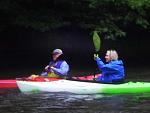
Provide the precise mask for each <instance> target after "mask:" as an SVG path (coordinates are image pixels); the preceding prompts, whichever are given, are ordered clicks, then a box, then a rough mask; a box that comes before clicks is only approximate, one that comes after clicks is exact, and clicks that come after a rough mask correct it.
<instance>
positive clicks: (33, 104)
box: [0, 89, 150, 113]
mask: <svg viewBox="0 0 150 113" xmlns="http://www.w3.org/2000/svg"><path fill="white" fill-rule="evenodd" d="M149 106H150V94H132V95H131V94H130V95H129V94H128V95H103V94H97V95H75V94H70V93H38V94H23V93H20V92H19V90H18V89H12V90H11V89H0V112H1V113H2V112H3V113H149V111H150V108H149Z"/></svg>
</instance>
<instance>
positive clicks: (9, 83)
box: [0, 74, 99, 88]
mask: <svg viewBox="0 0 150 113" xmlns="http://www.w3.org/2000/svg"><path fill="white" fill-rule="evenodd" d="M97 76H99V74H96V75H95V76H94V75H89V76H83V77H72V79H74V80H83V81H84V80H85V81H86V80H87V81H90V80H93V79H94V78H96V77H97ZM59 79H60V78H48V77H36V78H35V79H28V78H25V77H23V78H17V79H16V80H25V81H37V82H39V81H41V82H45V81H55V80H59ZM16 80H15V79H14V80H13V79H8V80H0V88H17V84H16Z"/></svg>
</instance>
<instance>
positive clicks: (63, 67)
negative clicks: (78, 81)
mask: <svg viewBox="0 0 150 113" xmlns="http://www.w3.org/2000/svg"><path fill="white" fill-rule="evenodd" d="M51 69H52V70H53V71H54V73H56V74H57V73H58V74H60V75H67V73H68V71H69V65H68V64H67V62H66V61H64V62H63V63H62V64H61V65H60V68H54V67H51Z"/></svg>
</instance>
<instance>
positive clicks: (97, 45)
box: [93, 31, 101, 52]
mask: <svg viewBox="0 0 150 113" xmlns="http://www.w3.org/2000/svg"><path fill="white" fill-rule="evenodd" d="M93 43H94V47H95V51H96V52H98V51H99V50H100V46H101V40H100V37H99V35H98V34H97V32H96V31H94V34H93Z"/></svg>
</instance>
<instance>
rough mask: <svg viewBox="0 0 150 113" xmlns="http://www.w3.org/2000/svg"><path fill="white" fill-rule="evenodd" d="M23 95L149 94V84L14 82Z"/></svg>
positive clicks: (53, 81) (49, 80) (50, 81)
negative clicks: (66, 93) (49, 93)
mask: <svg viewBox="0 0 150 113" xmlns="http://www.w3.org/2000/svg"><path fill="white" fill-rule="evenodd" d="M16 83H17V86H18V88H19V90H20V91H21V92H23V93H34V92H69V93H74V94H99V93H103V94H128V93H150V83H149V82H127V83H121V84H102V83H94V82H87V81H77V80H66V79H58V78H56V79H51V78H45V79H44V78H43V79H42V80H41V81H39V80H36V81H30V80H29V81H28V80H17V81H16Z"/></svg>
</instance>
